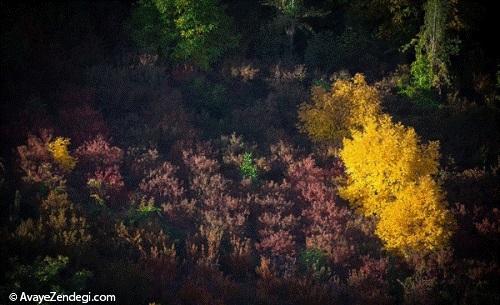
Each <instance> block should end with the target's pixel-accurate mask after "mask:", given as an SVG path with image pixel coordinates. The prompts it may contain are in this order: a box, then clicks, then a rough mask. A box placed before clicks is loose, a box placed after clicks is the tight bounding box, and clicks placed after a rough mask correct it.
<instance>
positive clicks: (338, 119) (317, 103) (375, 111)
mask: <svg viewBox="0 0 500 305" xmlns="http://www.w3.org/2000/svg"><path fill="white" fill-rule="evenodd" d="M380 113H381V110H380V96H379V93H378V91H377V89H376V88H375V87H373V86H370V85H368V84H367V83H366V81H365V78H364V76H363V75H362V74H356V75H355V76H354V77H353V78H352V79H347V80H345V79H339V80H336V81H334V82H333V84H332V85H331V89H330V90H325V89H324V88H322V87H320V86H315V87H313V89H312V94H311V102H310V103H304V104H302V105H301V106H300V109H299V120H300V124H299V128H300V130H301V131H302V132H304V133H306V134H307V135H308V136H309V138H310V139H311V140H313V141H314V142H316V143H322V144H329V145H334V146H340V145H341V143H342V140H343V139H344V138H349V137H350V136H351V131H352V130H354V131H355V130H361V129H362V127H363V126H365V125H366V124H367V122H368V121H370V120H373V119H374V118H375V117H377V116H378V115H379V114H380Z"/></svg>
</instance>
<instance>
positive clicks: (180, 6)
mask: <svg viewBox="0 0 500 305" xmlns="http://www.w3.org/2000/svg"><path fill="white" fill-rule="evenodd" d="M131 27H132V29H131V30H132V38H133V39H134V41H135V42H136V43H137V44H138V45H139V46H140V47H141V48H143V49H144V50H146V51H148V52H155V53H159V54H160V55H161V56H163V57H170V58H172V59H174V60H175V61H178V62H183V63H193V64H195V65H197V66H199V67H201V68H203V69H208V67H209V66H210V65H211V64H212V63H214V62H215V61H216V60H218V59H219V58H221V56H222V55H223V54H224V53H225V52H226V51H227V50H228V49H230V48H232V47H235V46H236V44H237V42H238V38H237V36H235V35H234V34H233V33H232V31H231V19H230V18H229V17H228V16H227V15H226V14H225V13H224V10H223V8H222V7H221V6H220V5H219V4H218V1H217V0H140V1H139V2H138V4H137V6H136V7H135V8H134V10H133V12H132V17H131Z"/></svg>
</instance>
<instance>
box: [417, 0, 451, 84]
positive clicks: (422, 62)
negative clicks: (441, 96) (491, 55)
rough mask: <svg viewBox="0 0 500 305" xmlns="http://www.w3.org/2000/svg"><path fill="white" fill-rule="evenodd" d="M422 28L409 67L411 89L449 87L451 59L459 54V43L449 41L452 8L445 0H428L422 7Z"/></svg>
mask: <svg viewBox="0 0 500 305" xmlns="http://www.w3.org/2000/svg"><path fill="white" fill-rule="evenodd" d="M424 10H425V17H424V25H423V26H422V28H421V30H420V33H419V34H418V37H417V38H418V40H417V43H416V46H415V53H416V54H415V61H414V62H413V63H412V65H411V75H412V86H413V87H415V88H417V89H423V90H430V89H431V88H437V89H440V88H441V87H443V86H445V85H449V84H450V75H449V70H448V68H449V64H450V56H452V55H454V54H456V53H457V52H458V40H457V39H453V38H451V37H450V33H449V23H450V18H451V13H450V10H451V5H450V3H449V1H446V0H428V1H427V2H426V4H425V6H424Z"/></svg>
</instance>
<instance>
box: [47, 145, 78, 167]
mask: <svg viewBox="0 0 500 305" xmlns="http://www.w3.org/2000/svg"><path fill="white" fill-rule="evenodd" d="M69 144H70V139H68V138H63V137H57V138H55V139H54V140H53V141H51V142H49V143H48V149H49V151H50V153H51V154H52V157H53V158H54V160H55V161H56V162H57V163H58V164H59V166H61V167H62V168H63V169H64V170H65V171H71V170H72V169H73V168H75V165H76V159H75V158H73V157H72V156H71V155H70V154H69V151H68V146H69Z"/></svg>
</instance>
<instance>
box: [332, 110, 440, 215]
mask: <svg viewBox="0 0 500 305" xmlns="http://www.w3.org/2000/svg"><path fill="white" fill-rule="evenodd" d="M343 145H344V147H343V149H342V150H341V152H340V157H341V158H342V160H343V162H344V165H345V170H346V173H347V180H348V181H347V186H345V187H343V188H341V189H340V195H341V196H342V197H344V198H345V199H348V200H349V201H350V202H351V204H352V205H353V206H355V207H356V208H358V209H359V210H360V211H361V212H362V213H363V214H364V215H366V216H370V215H373V214H380V212H381V210H382V208H383V207H384V206H385V205H386V204H388V203H390V202H392V201H394V200H395V198H396V196H397V194H398V193H399V192H400V191H401V190H402V189H403V188H404V187H406V185H408V183H413V182H415V181H418V180H419V179H420V178H421V177H425V176H432V175H435V174H436V173H437V171H438V157H439V143H438V142H430V143H428V144H421V143H420V139H419V137H418V136H417V134H416V132H415V130H414V129H413V128H410V127H405V126H403V125H402V124H400V123H397V124H395V123H393V122H392V120H391V118H390V116H388V115H382V116H381V117H380V118H379V119H376V120H375V119H370V120H368V122H367V123H366V125H365V127H364V130H362V131H360V130H353V132H352V139H349V138H346V139H344V142H343Z"/></svg>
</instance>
